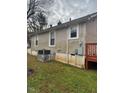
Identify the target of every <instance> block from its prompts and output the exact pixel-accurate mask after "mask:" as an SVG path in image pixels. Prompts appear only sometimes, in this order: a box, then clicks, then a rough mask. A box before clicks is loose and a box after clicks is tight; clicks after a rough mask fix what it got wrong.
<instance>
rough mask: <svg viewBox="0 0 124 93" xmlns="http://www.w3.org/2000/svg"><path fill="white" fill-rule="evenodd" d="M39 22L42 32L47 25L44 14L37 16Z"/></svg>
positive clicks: (40, 13)
mask: <svg viewBox="0 0 124 93" xmlns="http://www.w3.org/2000/svg"><path fill="white" fill-rule="evenodd" d="M37 21H38V23H39V25H40V31H41V30H42V29H43V26H44V25H46V24H47V20H46V16H45V15H44V14H43V12H39V13H38V14H37Z"/></svg>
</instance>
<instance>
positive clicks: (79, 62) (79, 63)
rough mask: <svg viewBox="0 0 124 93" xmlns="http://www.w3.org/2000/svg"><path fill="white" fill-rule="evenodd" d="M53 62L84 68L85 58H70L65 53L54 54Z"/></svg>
mask: <svg viewBox="0 0 124 93" xmlns="http://www.w3.org/2000/svg"><path fill="white" fill-rule="evenodd" d="M55 60H57V61H60V62H62V63H66V64H70V65H73V66H76V67H79V68H84V60H85V56H78V55H77V56H72V55H67V54H65V53H56V57H55Z"/></svg>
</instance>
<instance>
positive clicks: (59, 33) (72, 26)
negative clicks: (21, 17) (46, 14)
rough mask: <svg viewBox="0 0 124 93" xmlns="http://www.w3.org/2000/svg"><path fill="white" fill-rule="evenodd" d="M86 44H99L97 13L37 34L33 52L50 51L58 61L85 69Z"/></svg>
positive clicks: (32, 47)
mask: <svg viewBox="0 0 124 93" xmlns="http://www.w3.org/2000/svg"><path fill="white" fill-rule="evenodd" d="M86 43H97V13H93V14H90V15H87V16H84V17H81V18H78V19H75V20H70V21H69V22H66V23H62V24H59V25H57V26H54V27H50V28H48V29H45V30H44V31H41V32H37V33H35V34H34V35H32V37H31V50H32V51H37V50H41V49H49V50H51V51H52V53H55V54H56V57H55V59H56V60H58V61H61V62H64V63H69V64H71V65H74V66H77V67H84V65H85V48H86V47H85V46H86Z"/></svg>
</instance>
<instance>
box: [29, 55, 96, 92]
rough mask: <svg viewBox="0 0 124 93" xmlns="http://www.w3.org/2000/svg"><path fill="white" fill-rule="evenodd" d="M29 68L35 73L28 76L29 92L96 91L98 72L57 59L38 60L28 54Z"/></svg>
mask: <svg viewBox="0 0 124 93" xmlns="http://www.w3.org/2000/svg"><path fill="white" fill-rule="evenodd" d="M27 58H28V63H27V65H28V68H32V69H34V73H33V74H32V75H30V76H28V93H96V92H97V72H96V71H93V70H82V69H79V68H76V67H73V66H70V65H66V64H63V63H60V62H57V61H51V62H48V63H41V62H38V61H37V59H36V57H34V56H30V55H28V56H27Z"/></svg>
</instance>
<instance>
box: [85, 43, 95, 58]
mask: <svg viewBox="0 0 124 93" xmlns="http://www.w3.org/2000/svg"><path fill="white" fill-rule="evenodd" d="M96 56H97V43H86V57H96Z"/></svg>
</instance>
